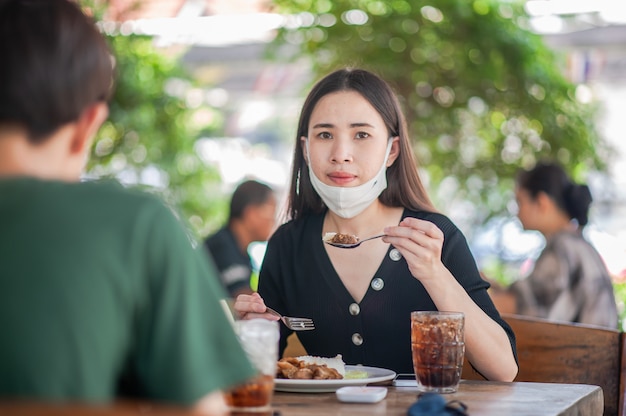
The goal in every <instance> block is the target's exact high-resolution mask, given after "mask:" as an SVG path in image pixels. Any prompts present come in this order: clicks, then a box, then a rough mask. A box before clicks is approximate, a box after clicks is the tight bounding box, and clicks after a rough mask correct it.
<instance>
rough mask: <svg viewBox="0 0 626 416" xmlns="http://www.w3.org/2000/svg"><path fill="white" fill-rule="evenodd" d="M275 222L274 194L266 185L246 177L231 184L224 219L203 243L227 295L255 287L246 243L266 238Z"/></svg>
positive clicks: (247, 291)
mask: <svg viewBox="0 0 626 416" xmlns="http://www.w3.org/2000/svg"><path fill="white" fill-rule="evenodd" d="M275 225H276V196H275V195H274V191H273V190H272V188H270V187H269V186H268V185H266V184H264V183H261V182H258V181H255V180H247V181H245V182H242V183H241V184H239V185H238V186H237V188H235V191H234V192H233V194H232V196H231V200H230V211H229V217H228V223H227V224H226V225H225V226H223V227H222V228H220V229H219V230H218V231H217V232H216V233H215V234H213V235H211V236H209V237H208V238H207V239H206V240H205V242H204V245H205V247H206V249H207V251H208V252H209V254H210V255H211V256H212V257H213V259H214V261H215V264H216V266H217V268H218V270H219V272H220V277H221V279H222V284H223V285H224V287H225V288H226V290H228V293H229V294H230V296H231V297H233V298H235V297H237V295H240V294H242V293H243V294H251V293H252V292H253V289H254V290H256V287H257V282H258V275H256V274H255V273H254V267H253V264H252V259H251V258H250V254H249V252H248V247H249V246H250V244H251V243H253V242H262V241H267V239H268V238H269V237H270V235H271V233H272V231H274V227H275Z"/></svg>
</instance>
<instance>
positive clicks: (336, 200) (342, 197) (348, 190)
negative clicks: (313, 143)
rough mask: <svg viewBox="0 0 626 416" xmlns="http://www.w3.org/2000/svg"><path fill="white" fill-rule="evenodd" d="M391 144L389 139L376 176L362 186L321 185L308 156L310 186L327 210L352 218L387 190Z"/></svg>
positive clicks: (307, 148) (391, 141)
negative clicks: (383, 158)
mask: <svg viewBox="0 0 626 416" xmlns="http://www.w3.org/2000/svg"><path fill="white" fill-rule="evenodd" d="M392 143H393V140H392V139H391V138H390V139H389V141H388V143H387V152H386V153H385V160H384V161H383V165H382V166H381V167H380V169H379V171H378V173H377V174H376V176H374V177H373V178H372V179H370V180H369V181H367V182H366V183H364V184H362V185H359V186H353V187H342V186H330V185H326V184H325V183H322V181H320V180H319V179H318V178H317V176H315V173H313V169H312V168H311V158H310V156H309V177H310V178H311V184H312V185H313V189H315V191H316V192H317V193H318V195H319V196H320V198H322V201H324V203H325V204H326V206H327V207H328V209H330V210H331V211H332V212H334V213H335V214H337V215H339V216H340V217H342V218H353V217H356V216H357V215H359V214H360V213H361V212H363V211H364V210H365V208H367V207H369V206H370V204H371V203H372V202H374V201H375V200H376V198H378V196H379V195H380V194H381V193H382V192H383V191H384V190H385V188H387V159H389V153H390V152H391V144H392ZM306 152H307V155H310V154H311V153H310V152H309V139H308V138H307V139H306Z"/></svg>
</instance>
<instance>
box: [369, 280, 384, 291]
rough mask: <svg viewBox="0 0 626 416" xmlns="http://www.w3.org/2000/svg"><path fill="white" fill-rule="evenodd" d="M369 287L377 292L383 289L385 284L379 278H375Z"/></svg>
mask: <svg viewBox="0 0 626 416" xmlns="http://www.w3.org/2000/svg"><path fill="white" fill-rule="evenodd" d="M370 285H371V286H372V289H374V290H376V291H378V290H382V288H383V287H385V282H384V281H383V279H381V278H380V277H377V278H375V279H374V280H372V283H371V284H370Z"/></svg>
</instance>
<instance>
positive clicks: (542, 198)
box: [535, 192, 556, 212]
mask: <svg viewBox="0 0 626 416" xmlns="http://www.w3.org/2000/svg"><path fill="white" fill-rule="evenodd" d="M535 201H536V203H537V206H538V207H539V209H540V210H541V212H546V211H548V210H551V209H554V208H556V204H555V203H554V200H553V199H552V198H550V196H549V195H548V194H547V193H545V192H539V193H538V194H537V197H536V198H535Z"/></svg>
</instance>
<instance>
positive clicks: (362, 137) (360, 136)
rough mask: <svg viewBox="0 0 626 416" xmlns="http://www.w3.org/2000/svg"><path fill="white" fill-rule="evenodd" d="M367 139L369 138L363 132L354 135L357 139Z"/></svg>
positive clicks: (367, 134)
mask: <svg viewBox="0 0 626 416" xmlns="http://www.w3.org/2000/svg"><path fill="white" fill-rule="evenodd" d="M368 137H370V135H369V133H366V132H364V131H360V132H358V133H357V134H356V138H357V139H367V138H368Z"/></svg>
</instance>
